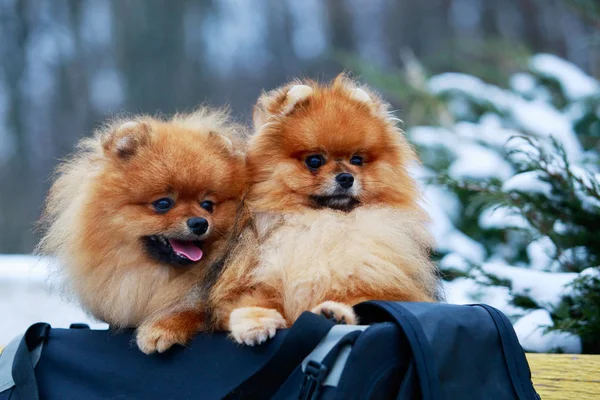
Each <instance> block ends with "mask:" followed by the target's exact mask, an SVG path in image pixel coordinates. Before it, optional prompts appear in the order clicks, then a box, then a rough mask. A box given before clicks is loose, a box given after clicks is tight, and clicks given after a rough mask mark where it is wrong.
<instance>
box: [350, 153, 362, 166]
mask: <svg viewBox="0 0 600 400" xmlns="http://www.w3.org/2000/svg"><path fill="white" fill-rule="evenodd" d="M350 164H352V165H358V166H359V167H360V166H362V165H363V158H362V157H361V156H352V157H350Z"/></svg>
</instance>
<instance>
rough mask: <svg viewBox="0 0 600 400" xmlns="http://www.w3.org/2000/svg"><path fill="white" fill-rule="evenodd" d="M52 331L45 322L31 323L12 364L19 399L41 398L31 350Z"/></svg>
mask: <svg viewBox="0 0 600 400" xmlns="http://www.w3.org/2000/svg"><path fill="white" fill-rule="evenodd" d="M49 333H50V325H49V324H46V323H44V322H39V323H37V324H34V325H31V326H30V327H29V328H28V329H27V331H26V332H25V335H23V338H22V339H21V342H20V343H19V346H18V347H17V351H16V353H15V358H14V360H13V365H12V376H13V381H14V382H15V389H14V392H13V393H14V394H15V395H16V398H17V399H18V400H39V398H40V394H39V391H38V386H37V380H36V378H35V370H34V366H33V363H32V362H31V352H32V351H33V350H34V349H35V348H36V347H37V346H39V345H40V344H42V343H44V342H45V341H46V339H47V338H48V334H49Z"/></svg>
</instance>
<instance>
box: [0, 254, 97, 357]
mask: <svg viewBox="0 0 600 400" xmlns="http://www.w3.org/2000/svg"><path fill="white" fill-rule="evenodd" d="M50 286H51V285H50V284H49V278H48V261H47V260H43V259H39V258H37V257H33V256H25V255H23V256H21V255H0V321H1V322H0V347H1V346H3V345H6V344H7V343H8V342H9V341H10V340H11V339H12V338H13V337H15V336H16V335H18V334H21V333H23V332H24V331H25V329H27V327H29V325H31V324H33V323H35V322H48V323H50V324H51V325H52V326H53V327H56V328H68V327H69V325H70V324H71V323H72V322H85V323H88V324H90V325H91V326H92V327H94V328H105V327H106V324H103V323H99V322H95V321H94V320H92V319H90V317H88V316H87V315H86V314H85V313H84V312H83V311H82V310H81V308H80V307H78V306H77V305H76V304H72V303H69V302H67V301H65V300H63V299H62V298H61V296H60V295H59V294H58V293H57V290H51V288H50Z"/></svg>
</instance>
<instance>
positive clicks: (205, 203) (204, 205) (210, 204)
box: [200, 200, 215, 213]
mask: <svg viewBox="0 0 600 400" xmlns="http://www.w3.org/2000/svg"><path fill="white" fill-rule="evenodd" d="M200 207H202V208H204V209H205V210H206V211H208V212H209V213H211V212H213V211H214V207H215V203H213V202H212V201H210V200H204V201H203V202H202V203H200Z"/></svg>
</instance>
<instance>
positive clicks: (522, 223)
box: [479, 206, 531, 229]
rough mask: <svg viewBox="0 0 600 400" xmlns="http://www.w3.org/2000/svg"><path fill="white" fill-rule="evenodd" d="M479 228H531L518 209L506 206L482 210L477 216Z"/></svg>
mask: <svg viewBox="0 0 600 400" xmlns="http://www.w3.org/2000/svg"><path fill="white" fill-rule="evenodd" d="M479 226H480V227H482V228H483V229H505V228H517V229H530V228H531V226H530V225H529V222H527V220H526V219H525V218H524V217H523V216H522V215H521V213H520V211H519V209H517V208H514V207H508V206H492V207H488V208H486V209H485V210H483V211H482V212H481V214H480V215H479Z"/></svg>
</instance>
